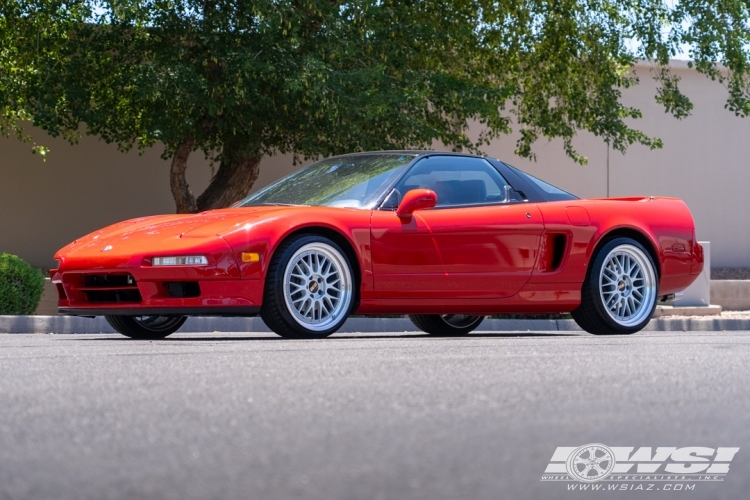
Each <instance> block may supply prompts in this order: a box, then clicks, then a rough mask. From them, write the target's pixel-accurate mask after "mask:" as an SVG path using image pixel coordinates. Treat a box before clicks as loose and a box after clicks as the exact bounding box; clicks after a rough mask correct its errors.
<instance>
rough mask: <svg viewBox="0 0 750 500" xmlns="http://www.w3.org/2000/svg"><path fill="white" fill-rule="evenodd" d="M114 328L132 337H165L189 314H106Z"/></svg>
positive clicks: (181, 323) (176, 328)
mask: <svg viewBox="0 0 750 500" xmlns="http://www.w3.org/2000/svg"><path fill="white" fill-rule="evenodd" d="M104 318H105V319H106V320H107V323H109V324H110V326H111V327H112V328H114V329H115V330H117V331H118V332H120V333H121V334H123V335H125V336H126V337H130V338H131V339H143V340H153V339H163V338H164V337H166V336H168V335H171V334H173V333H174V332H176V331H177V330H179V329H180V327H181V326H182V325H183V323H185V320H187V316H105V317H104Z"/></svg>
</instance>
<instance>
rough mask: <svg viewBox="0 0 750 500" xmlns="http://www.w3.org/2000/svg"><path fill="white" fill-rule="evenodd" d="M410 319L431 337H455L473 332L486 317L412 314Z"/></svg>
mask: <svg viewBox="0 0 750 500" xmlns="http://www.w3.org/2000/svg"><path fill="white" fill-rule="evenodd" d="M409 319H410V320H411V322H412V323H414V326H416V327H417V328H419V329H420V330H422V331H423V332H425V333H429V334H430V335H439V336H443V337H455V336H458V335H466V334H468V333H469V332H471V331H473V330H474V329H475V328H476V327H478V326H479V324H480V323H481V322H482V321H483V320H484V316H467V315H465V314H412V315H409Z"/></svg>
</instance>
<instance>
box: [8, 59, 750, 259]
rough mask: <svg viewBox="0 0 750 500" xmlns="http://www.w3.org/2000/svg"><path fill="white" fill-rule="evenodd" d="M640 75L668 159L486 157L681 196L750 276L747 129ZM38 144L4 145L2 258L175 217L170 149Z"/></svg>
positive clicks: (36, 254) (721, 251)
mask: <svg viewBox="0 0 750 500" xmlns="http://www.w3.org/2000/svg"><path fill="white" fill-rule="evenodd" d="M679 64H680V63H678V65H679ZM682 66H684V64H682ZM636 71H637V73H638V74H639V76H640V77H641V85H639V86H638V87H635V88H634V89H629V90H628V91H627V92H626V94H625V102H626V104H628V105H634V106H637V107H639V108H640V109H641V110H643V112H644V118H643V119H642V120H638V121H636V122H635V123H634V125H635V126H637V127H638V128H640V129H642V130H644V131H645V132H647V133H649V134H652V135H656V136H659V137H661V138H662V139H663V140H664V143H665V145H664V149H662V150H656V151H650V150H648V149H647V148H644V147H642V146H632V147H631V148H630V149H629V150H628V153H627V155H625V156H623V155H621V154H620V153H616V152H610V154H609V155H608V154H607V147H606V145H605V144H604V143H603V142H602V141H601V140H600V139H599V138H597V137H594V136H593V135H591V134H587V133H583V134H580V135H579V136H578V137H577V138H576V140H575V144H576V147H577V148H578V150H579V152H580V153H582V154H584V155H586V156H587V157H588V158H589V164H588V165H587V166H579V165H576V164H575V163H573V161H572V160H570V159H569V158H567V157H566V156H565V154H564V152H563V150H562V145H561V142H560V141H552V142H545V141H539V142H538V143H537V144H536V148H535V150H536V153H537V161H536V162H532V161H529V160H526V159H522V158H518V157H516V156H515V155H513V150H514V148H515V137H513V136H510V137H503V138H501V139H499V140H497V141H495V142H493V144H491V145H490V146H489V147H487V148H485V152H486V153H487V154H489V155H490V156H495V157H498V158H500V159H503V160H505V161H507V162H508V163H510V164H512V165H515V166H517V167H519V168H522V169H524V170H527V171H528V172H529V173H532V174H534V175H537V176H539V177H542V178H544V179H546V180H548V181H550V182H552V183H553V184H557V185H559V186H560V187H562V188H564V189H567V190H569V191H571V192H573V193H575V194H577V195H579V196H582V197H604V196H606V195H607V192H608V186H607V170H608V169H609V194H610V195H611V196H625V195H633V194H645V195H650V194H654V195H668V196H678V197H681V198H683V199H684V200H685V201H686V202H687V203H688V205H689V206H690V208H691V210H692V212H693V215H694V217H695V219H696V224H697V231H698V239H700V240H709V241H711V242H712V259H713V265H714V266H715V267H750V219H748V215H747V214H749V213H750V196H749V195H748V194H747V189H748V188H747V186H750V168H748V167H749V166H750V165H748V158H750V141H749V140H748V139H747V138H748V137H750V119H741V118H736V117H735V116H734V115H733V114H732V113H730V112H728V111H726V110H724V102H725V100H726V91H725V90H724V89H723V87H721V86H720V85H718V84H716V83H713V82H711V81H710V80H708V79H706V78H705V77H703V76H702V75H699V74H697V73H695V72H694V71H692V70H688V69H686V68H684V69H678V70H677V72H678V73H679V74H680V76H682V78H683V79H682V88H683V91H684V92H685V93H686V94H687V95H688V96H689V97H690V98H691V99H692V101H693V103H694V105H695V108H694V111H693V114H692V116H691V117H689V118H687V119H685V120H682V121H677V120H675V119H674V118H672V117H671V116H670V115H667V114H665V113H664V112H663V110H662V108H660V107H659V106H657V105H656V104H655V102H654V94H655V84H654V83H653V81H652V80H651V79H650V77H649V75H648V69H647V68H646V67H638V68H636ZM475 132H476V131H475ZM36 139H37V141H38V142H41V143H43V144H45V145H48V146H49V147H50V148H51V149H52V151H51V153H50V156H49V159H48V160H47V162H46V163H43V162H42V161H41V160H40V158H39V157H38V156H34V155H32V154H31V153H30V152H29V151H30V148H29V145H28V144H22V143H19V142H18V141H16V140H15V139H7V138H0V252H9V253H14V254H17V255H20V256H21V257H22V258H24V259H26V260H27V261H29V262H31V263H32V264H33V265H36V266H43V267H49V266H52V265H53V261H52V256H53V255H54V252H55V251H56V250H57V249H59V248H60V247H62V246H63V245H65V244H67V243H68V242H70V241H71V240H73V239H75V238H76V237H78V236H81V235H83V234H86V233H88V232H90V231H93V230H95V229H97V228H100V227H102V226H105V225H107V224H111V223H114V222H117V221H119V220H123V219H127V218H132V217H138V216H143V215H151V214H159V213H170V212H173V211H174V204H173V201H172V198H171V194H170V191H169V162H168V161H164V160H162V159H161V158H160V157H159V155H160V154H161V148H159V147H156V148H152V149H151V150H149V151H147V152H146V153H145V154H144V155H143V156H139V155H138V154H137V153H135V152H131V153H129V154H122V153H119V152H117V150H116V148H115V147H114V146H112V145H108V144H105V143H103V142H101V141H99V140H97V139H96V138H94V137H84V138H82V140H81V141H80V144H78V145H76V146H70V145H68V144H67V143H65V142H64V141H62V140H61V139H52V138H50V137H48V136H46V134H44V133H43V132H41V131H37V132H36ZM297 168H300V165H297V166H293V165H292V159H291V157H290V156H276V157H271V158H265V159H264V160H263V161H262V162H261V174H260V177H259V179H258V181H257V183H256V186H255V188H254V189H258V188H260V187H262V186H265V185H267V184H268V183H269V182H272V181H273V180H275V179H278V178H280V177H282V176H283V175H285V174H287V173H289V172H292V171H293V170H295V169H297ZM210 177H211V169H210V167H209V164H208V162H207V161H205V160H204V159H203V157H202V155H201V154H193V156H191V158H190V161H189V167H188V182H189V183H190V185H191V186H192V187H193V188H194V190H195V192H200V191H201V190H202V189H203V188H205V186H206V185H207V184H208V182H209V180H210Z"/></svg>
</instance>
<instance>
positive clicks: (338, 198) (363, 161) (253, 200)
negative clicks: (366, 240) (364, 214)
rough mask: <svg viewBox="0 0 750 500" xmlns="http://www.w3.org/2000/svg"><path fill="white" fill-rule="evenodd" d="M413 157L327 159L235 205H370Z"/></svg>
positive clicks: (389, 154)
mask: <svg viewBox="0 0 750 500" xmlns="http://www.w3.org/2000/svg"><path fill="white" fill-rule="evenodd" d="M416 156H417V155H416V154H413V155H411V154H397V153H379V154H363V155H351V156H339V157H336V158H328V159H326V160H322V161H319V162H317V163H313V164H312V165H310V166H308V167H305V168H303V169H301V170H299V171H297V172H295V173H293V174H291V175H288V176H286V177H284V178H282V179H281V180H278V181H276V182H274V183H273V184H271V185H270V186H267V187H265V188H263V189H261V190H260V191H258V192H257V193H255V194H252V195H250V196H248V197H247V198H245V199H244V200H242V201H240V202H239V203H237V204H236V205H235V207H251V206H257V205H317V206H327V207H345V208H373V206H374V204H375V203H376V202H377V200H378V198H380V196H381V195H382V194H384V191H385V190H386V189H387V188H388V187H389V186H390V184H391V183H392V182H394V181H395V180H396V178H397V177H399V176H400V175H401V174H402V173H403V171H404V169H405V168H406V166H407V165H408V164H409V163H410V162H411V161H412V160H413V159H414V158H415V157H416Z"/></svg>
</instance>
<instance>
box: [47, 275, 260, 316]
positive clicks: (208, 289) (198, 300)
mask: <svg viewBox="0 0 750 500" xmlns="http://www.w3.org/2000/svg"><path fill="white" fill-rule="evenodd" d="M92 276H93V277H95V278H96V279H92ZM101 277H103V279H101ZM52 281H53V283H54V284H55V285H56V287H57V292H58V299H59V300H58V311H59V312H60V314H66V315H73V316H104V315H128V316H134V315H135V316H138V315H143V316H148V315H185V316H208V315H210V316H255V315H257V314H258V312H259V311H260V305H261V302H262V299H263V281H262V280H243V279H239V278H234V279H226V278H225V279H216V278H215V277H210V276H198V275H196V274H194V273H191V272H186V270H185V269H181V268H165V269H163V270H160V272H159V273H158V274H155V273H154V270H153V269H151V268H149V269H143V268H138V267H133V268H117V269H109V270H100V269H97V270H91V271H78V270H76V271H65V270H62V271H58V270H53V271H52ZM183 284H189V285H190V287H191V288H190V291H191V293H190V294H188V295H187V296H175V295H174V289H173V288H170V287H171V286H174V285H183Z"/></svg>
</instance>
